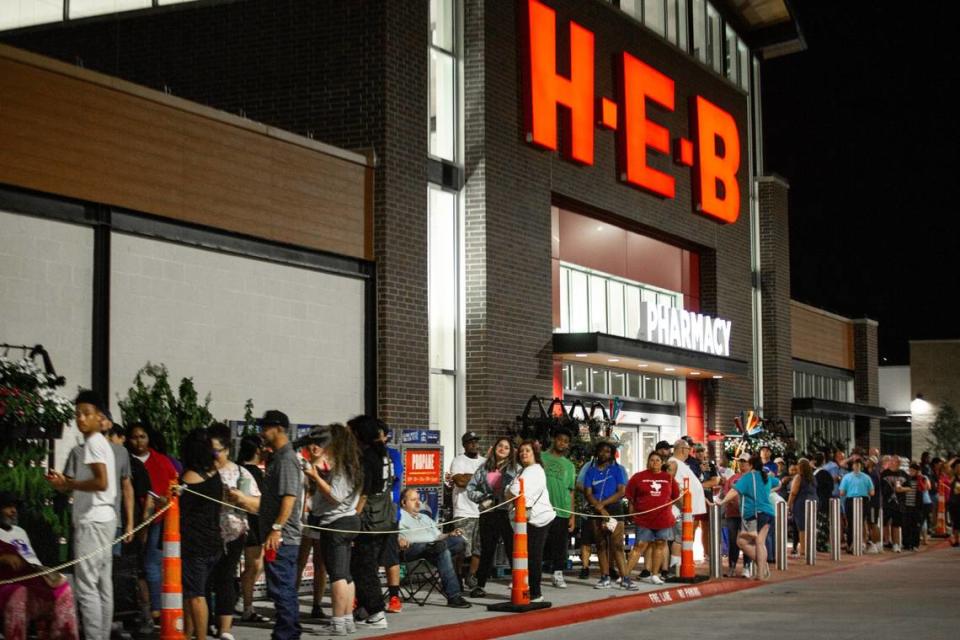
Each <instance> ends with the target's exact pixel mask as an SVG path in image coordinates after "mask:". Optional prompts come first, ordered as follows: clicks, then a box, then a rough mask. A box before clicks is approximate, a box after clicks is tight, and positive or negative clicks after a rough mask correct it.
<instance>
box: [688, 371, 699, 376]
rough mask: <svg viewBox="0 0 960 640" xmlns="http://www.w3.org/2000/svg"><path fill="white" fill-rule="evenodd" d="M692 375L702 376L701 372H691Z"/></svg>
mask: <svg viewBox="0 0 960 640" xmlns="http://www.w3.org/2000/svg"><path fill="white" fill-rule="evenodd" d="M690 375H692V376H698V375H700V372H699V371H691V372H690Z"/></svg>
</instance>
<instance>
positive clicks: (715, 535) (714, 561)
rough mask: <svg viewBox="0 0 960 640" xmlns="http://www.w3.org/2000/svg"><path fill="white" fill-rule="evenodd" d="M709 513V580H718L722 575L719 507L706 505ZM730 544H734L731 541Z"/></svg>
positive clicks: (733, 541)
mask: <svg viewBox="0 0 960 640" xmlns="http://www.w3.org/2000/svg"><path fill="white" fill-rule="evenodd" d="M707 509H708V511H709V513H710V579H711V580H719V579H720V577H721V575H722V574H723V558H721V557H720V542H721V532H720V505H718V504H714V503H713V502H711V503H709V504H708V505H707ZM730 544H736V541H735V540H731V541H730Z"/></svg>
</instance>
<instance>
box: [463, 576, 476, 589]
mask: <svg viewBox="0 0 960 640" xmlns="http://www.w3.org/2000/svg"><path fill="white" fill-rule="evenodd" d="M463 584H464V585H466V587H467V589H473V588H474V587H476V586H477V576H475V575H473V574H472V573H469V574H467V577H466V578H464V580H463Z"/></svg>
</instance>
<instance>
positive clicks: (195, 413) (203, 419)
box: [119, 362, 213, 456]
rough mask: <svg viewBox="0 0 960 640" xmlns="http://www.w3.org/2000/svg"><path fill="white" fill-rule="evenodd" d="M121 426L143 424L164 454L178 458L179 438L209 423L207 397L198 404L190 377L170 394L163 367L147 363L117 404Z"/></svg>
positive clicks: (208, 397) (211, 419) (166, 373)
mask: <svg viewBox="0 0 960 640" xmlns="http://www.w3.org/2000/svg"><path fill="white" fill-rule="evenodd" d="M119 404H120V413H121V414H122V416H123V422H124V424H130V423H133V422H143V423H146V424H148V425H150V426H151V427H153V429H154V430H155V431H156V432H157V433H159V434H160V436H161V437H162V438H163V440H164V442H165V444H166V447H167V453H169V454H170V455H172V456H179V455H180V441H181V440H182V439H183V436H184V435H185V434H187V433H189V432H190V431H192V430H193V429H196V428H198V427H208V426H210V424H211V423H212V422H213V415H212V414H211V413H210V394H209V393H208V394H207V396H206V397H205V398H204V400H203V403H202V404H201V403H200V401H199V395H198V394H197V390H196V388H195V387H194V386H193V378H183V379H182V380H181V381H180V385H179V387H178V388H177V394H176V395H174V393H173V388H172V387H171V386H170V380H169V372H168V371H167V367H166V366H165V365H163V364H151V363H149V362H148V363H147V364H146V366H144V367H143V368H142V369H140V371H138V372H137V375H136V376H134V379H133V386H132V387H130V389H129V390H128V391H127V397H126V398H122V399H121V400H120V402H119Z"/></svg>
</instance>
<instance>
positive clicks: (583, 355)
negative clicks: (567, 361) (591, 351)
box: [577, 353, 587, 358]
mask: <svg viewBox="0 0 960 640" xmlns="http://www.w3.org/2000/svg"><path fill="white" fill-rule="evenodd" d="M577 357H578V358H586V357H587V354H585V353H578V354H577Z"/></svg>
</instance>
